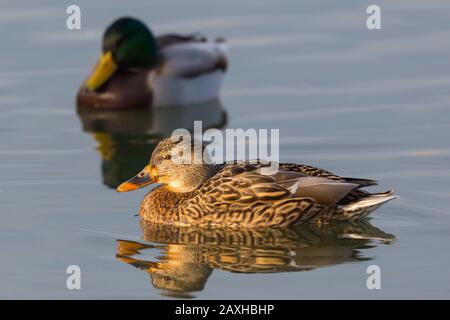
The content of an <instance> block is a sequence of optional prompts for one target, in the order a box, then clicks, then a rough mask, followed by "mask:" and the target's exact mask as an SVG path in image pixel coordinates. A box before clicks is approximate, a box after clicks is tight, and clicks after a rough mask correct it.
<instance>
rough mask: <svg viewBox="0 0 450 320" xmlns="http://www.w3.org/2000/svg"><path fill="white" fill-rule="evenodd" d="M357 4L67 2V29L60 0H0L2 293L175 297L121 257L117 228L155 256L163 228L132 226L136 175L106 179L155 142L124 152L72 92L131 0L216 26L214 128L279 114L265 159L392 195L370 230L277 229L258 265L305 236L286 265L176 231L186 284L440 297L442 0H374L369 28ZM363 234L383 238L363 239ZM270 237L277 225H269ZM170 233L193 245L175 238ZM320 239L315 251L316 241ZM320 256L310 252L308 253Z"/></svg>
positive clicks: (131, 10)
mask: <svg viewBox="0 0 450 320" xmlns="http://www.w3.org/2000/svg"><path fill="white" fill-rule="evenodd" d="M372 3H373V1H356V0H354V1H331V0H329V1H312V0H311V1H268V0H257V1H256V0H248V1H235V0H228V1H207V0H191V1H181V0H177V1H167V0H164V1H163V0H154V1H132V2H124V1H104V0H101V1H95V2H94V1H81V0H77V1H76V4H77V5H79V6H80V7H81V10H82V29H81V30H79V31H77V30H68V29H67V28H66V17H67V15H66V13H65V11H66V7H67V6H68V5H69V4H72V3H69V2H64V1H62V2H61V1H55V0H53V1H39V2H32V1H21V2H17V1H9V0H4V1H2V4H1V10H0V38H1V39H2V45H1V50H0V216H1V223H0V255H1V266H0V283H1V286H0V297H1V298H68V299H77V298H144V299H157V298H163V297H167V296H173V295H171V294H167V292H165V291H164V288H161V287H158V283H155V282H154V283H153V284H152V283H151V282H150V281H149V278H148V276H147V275H146V274H145V273H144V272H142V271H139V270H137V269H135V268H133V267H131V266H130V265H129V263H131V264H133V265H135V266H137V267H139V268H141V269H145V270H147V269H148V268H150V267H151V266H152V264H151V263H150V264H142V263H139V262H136V261H133V260H130V259H131V258H129V259H128V260H127V259H126V258H124V257H123V256H122V254H123V252H122V251H123V246H122V247H121V243H120V242H119V243H117V241H116V240H117V239H125V240H126V241H134V242H131V244H132V245H130V246H131V247H132V248H131V249H130V248H129V247H126V248H128V249H129V252H128V254H129V255H128V256H130V257H131V256H133V254H134V253H136V252H137V251H139V250H141V249H146V252H150V254H151V255H153V256H151V257H147V258H148V259H147V260H149V261H168V260H170V257H168V252H169V253H170V250H169V249H170V248H168V247H167V243H169V245H168V246H169V247H170V243H171V242H170V241H168V240H167V239H164V240H161V239H160V238H158V237H146V236H145V235H146V231H145V230H146V229H145V227H142V226H140V224H139V219H138V217H135V216H134V215H135V214H136V213H137V212H138V208H139V204H140V201H141V199H142V198H143V196H144V194H145V192H146V191H145V190H140V191H137V192H134V193H130V194H126V195H122V194H116V192H115V191H114V190H113V189H111V188H110V186H111V185H114V184H115V183H117V181H120V180H121V179H123V178H124V177H126V176H128V175H130V174H133V173H132V172H133V169H130V168H128V169H126V170H128V171H127V172H125V171H124V170H125V169H124V168H123V166H124V165H125V166H126V165H127V164H129V163H128V162H127V161H126V159H131V160H130V161H135V160H136V159H138V160H139V161H137V160H136V161H137V162H138V163H137V164H136V167H138V166H139V165H140V162H142V161H145V158H146V157H147V156H148V153H149V152H151V150H150V149H148V148H146V147H145V146H146V145H151V144H152V143H156V142H157V140H155V141H150V142H149V141H148V139H147V138H146V139H147V140H146V141H145V143H144V147H142V145H141V146H140V147H139V146H138V147H134V148H133V150H131V151H127V147H128V145H127V144H126V143H125V147H124V148H120V147H118V146H119V145H120V144H121V141H122V140H121V139H122V138H121V137H120V135H119V137H113V138H112V139H113V140H114V141H111V136H105V135H102V133H97V134H95V133H93V132H95V130H94V129H95V128H94V129H92V130H91V129H90V127H89V124H86V122H84V121H83V119H84V118H83V117H80V116H78V114H77V109H76V106H75V102H74V101H75V94H76V91H77V89H78V86H79V85H80V83H81V81H82V80H83V79H84V78H85V76H86V75H87V73H88V72H89V71H90V69H91V67H92V65H93V63H94V61H95V60H96V58H97V56H98V53H99V50H100V41H101V36H102V33H103V30H104V28H105V27H106V26H107V25H108V24H109V23H111V22H112V21H113V20H114V19H116V18H117V17H120V16H124V15H131V16H135V17H137V18H140V19H141V20H143V21H145V22H146V23H147V24H148V25H149V26H151V28H152V30H153V31H154V32H155V33H156V34H158V33H163V32H173V31H175V32H186V33H190V32H197V31H200V32H203V33H204V34H206V35H208V36H212V37H215V36H224V37H226V38H227V39H228V41H229V45H230V56H231V62H230V69H229V72H228V74H227V76H226V81H225V83H224V88H223V91H222V99H221V103H222V105H223V108H224V109H225V110H226V111H227V118H228V124H227V126H228V127H230V128H239V127H241V128H244V129H245V128H280V140H281V145H280V156H281V161H286V162H287V161H289V162H304V163H307V164H311V165H315V166H319V167H323V168H326V169H329V170H331V171H334V172H336V173H338V174H341V175H344V176H356V177H367V178H375V179H377V180H379V181H381V186H380V188H379V189H380V190H384V189H386V188H389V187H394V188H395V189H396V192H397V193H398V194H399V195H400V199H398V200H396V201H393V202H390V203H389V204H387V205H386V206H384V207H382V208H381V209H379V210H378V211H376V212H375V214H374V215H373V219H372V220H371V224H373V226H374V228H375V227H376V229H377V231H376V232H375V238H373V239H372V238H371V239H370V240H359V241H361V242H360V243H358V240H352V242H351V243H350V244H349V243H348V242H344V243H343V242H342V237H344V238H345V237H348V235H349V234H352V232H350V233H348V230H344V231H345V232H344V231H343V230H342V229H340V228H338V230H328V229H327V230H326V234H327V236H325V233H324V234H322V233H321V231H320V230H319V231H318V230H316V229H314V228H313V229H314V230H303V231H302V230H300V235H304V238H302V239H297V240H295V239H296V238H295V237H297V236H298V234H297V235H295V236H294V240H292V236H291V235H289V236H288V237H289V239H290V241H289V242H288V243H287V244H286V243H285V242H283V243H284V244H283V245H282V247H281V249H280V248H278V247H277V248H276V249H277V250H282V251H283V250H284V251H283V252H282V253H281V258H280V255H277V254H274V251H273V250H272V251H271V250H269V249H270V246H269V249H267V247H264V249H265V250H266V249H267V250H269V251H270V253H269V258H268V259H269V262H268V264H269V265H270V266H271V267H272V268H275V267H274V265H277V263H278V264H283V265H286V264H289V263H290V261H287V260H286V256H289V255H290V254H291V255H292V252H294V253H293V255H295V252H297V253H296V254H297V255H299V254H300V255H301V254H302V252H304V251H301V248H309V249H310V250H312V251H311V253H310V255H308V252H310V251H306V253H305V256H306V258H305V259H306V260H301V261H300V263H304V264H305V265H304V267H305V268H304V269H305V270H302V271H301V272H278V271H286V270H279V269H280V268H278V269H277V270H274V269H272V271H274V272H273V273H266V272H263V273H258V272H256V273H255V272H250V271H249V269H246V270H247V272H250V273H243V272H236V270H229V268H228V269H227V268H223V265H221V264H220V263H219V264H217V263H216V264H214V262H215V261H217V259H210V260H208V261H207V262H205V261H204V257H205V256H207V254H208V253H210V252H211V250H213V252H215V253H217V249H214V248H215V247H213V248H212V249H211V246H210V244H207V245H206V249H205V246H203V247H202V245H204V243H188V244H186V243H183V242H181V246H182V249H181V253H180V251H177V252H178V253H176V254H175V256H177V257H180V256H182V257H186V259H185V260H189V259H190V260H189V261H191V260H192V261H194V262H195V263H193V264H188V265H187V266H186V268H187V269H186V270H191V271H192V272H195V271H198V270H200V271H201V272H203V273H201V274H199V279H200V278H201V279H203V278H202V277H206V278H207V281H206V280H205V281H204V283H203V285H204V286H203V287H202V288H191V289H195V290H192V291H195V292H193V293H189V295H188V296H189V297H198V298H208V299H216V298H217V299H218V298H238V299H239V298H265V299H277V298H286V299H304V298H338V299H344V298H367V299H381V298H388V299H389V298H419V297H422V298H448V297H449V296H450V281H449V280H450V255H449V249H448V245H449V240H450V209H449V205H450V139H449V137H450V93H449V92H450V91H449V88H450V59H449V56H450V41H449V39H450V23H449V21H450V3H449V2H448V1H444V0H442V1H437V0H432V1H419V0H417V1H406V0H403V1H376V3H377V4H378V5H379V6H380V7H381V10H382V29H381V30H375V31H369V30H368V29H367V28H366V18H367V15H366V13H365V11H366V8H367V7H368V5H370V4H372ZM205 112H208V111H205ZM83 128H84V129H83ZM113 128H114V121H113ZM117 130H118V131H120V130H121V128H117ZM123 139H125V141H129V140H127V139H128V138H127V137H125V138H123ZM108 144H113V147H111V146H109V145H108ZM138 145H139V143H138ZM111 150H112V152H113V154H112V155H111V154H110V153H111ZM118 150H119V151H118ZM119 153H120V159H119V160H116V161H115V162H114V161H113V162H111V161H110V160H111V159H115V158H114V156H115V155H116V154H119ZM133 153H134V154H133ZM129 154H133V155H130V156H128V155H129ZM133 159H134V160H133ZM142 159H144V160H142ZM124 162H125V164H124ZM365 228H366V227H365V226H363V233H364V232H366V231H367V229H365ZM370 228H372V226H370V227H369V229H370ZM359 230H360V229H359ZM360 231H361V230H360ZM378 232H382V233H385V234H388V235H393V236H395V238H396V239H395V241H394V242H386V241H383V240H380V239H377V237H376V235H379V233H378ZM369 233H370V234H372V236H373V232H372V231H371V232H369ZM310 234H313V235H314V236H311V237H310V236H308V235H310ZM330 234H331V236H330ZM246 236H249V235H246ZM253 236H254V235H250V237H253ZM280 236H281V238H282V239H284V238H283V237H284V236H285V235H278V234H277V235H276V236H273V237H274V238H275V239H279V237H280ZM256 237H257V238H258V237H260V235H256ZM301 237H303V236H301ZM324 237H325V239H324ZM339 239H340V240H339ZM164 241H166V243H165V244H164ZM292 241H294V243H293V244H292ZM355 241H356V243H355ZM145 243H146V244H151V245H150V246H149V247H145V246H144V245H143V244H145ZM158 243H162V245H158ZM140 244H141V245H140ZM118 245H119V248H118ZM175 245H180V242H179V241H178V242H177V243H176V244H175ZM183 245H188V246H191V247H192V246H193V250H194V252H196V251H195V250H197V249H198V248H200V249H201V248H203V249H201V250H200V252H197V253H195V254H191V252H192V250H191V249H192V248H191V247H188V248H186V247H183ZM229 245H231V246H232V252H234V253H233V254H232V256H233V257H234V258H236V256H238V257H240V258H242V257H244V258H245V259H246V257H250V258H249V259H250V260H251V259H253V260H251V261H250V262H251V263H250V262H248V260H245V259H244V260H245V261H244V262H245V263H243V264H244V265H245V267H249V265H251V266H254V265H255V264H256V265H257V267H259V264H258V263H256V262H255V261H254V259H255V257H256V258H258V257H259V256H258V254H260V252H254V251H251V252H249V251H248V250H246V247H245V246H246V243H240V242H237V243H232V244H229ZM291 245H292V246H291ZM142 246H144V247H142ZM242 246H243V247H244V249H243V250H244V251H245V252H243V251H242ZM323 246H325V247H326V248H327V249H326V250H320V249H321V248H322V247H323ZM190 248H191V249H190ZM188 249H189V250H188ZM222 249H223V248H222ZM222 249H221V250H222ZM225 249H227V248H225ZM250 249H252V250H257V249H258V248H256V249H255V248H250ZM171 250H172V251H173V250H174V249H171ZM299 250H300V251H299ZM340 250H341V251H340ZM342 250H343V251H342ZM125 251H126V250H125ZM219 251H220V250H219ZM291 251H292V252H291ZM186 252H188V253H189V254H188V253H186ZM220 252H221V251H220ZM227 252H229V251H227ZM236 252H237V253H236ZM277 252H278V251H277ZM299 252H300V253H299ZM339 252H340V253H339ZM116 254H118V257H116ZM161 256H162V257H161ZM263 256H264V254H263ZM321 256H324V257H325V258H324V259H325V260H326V261H325V262H324V261H323V260H321V261H320V262H317V260H314V259H316V258H317V257H321ZM336 256H337V257H336ZM134 257H135V256H134ZM265 257H266V258H267V255H265ZM278 258H279V259H280V261H281V262H277V261H278V260H276V259H278ZM308 258H309V259H308ZM139 259H141V260H145V259H143V258H142V257H141V258H139ZM202 259H203V260H202ZM274 259H275V260H274ZM294 260H295V259H294ZM124 261H125V262H126V263H124ZM176 261H177V259H175V264H176ZM199 261H200V262H199ZM230 261H234V260H230ZM297 262H298V261H297ZM199 263H200V265H201V266H199ZM71 264H76V265H79V266H80V267H81V270H82V289H81V290H73V291H70V290H67V289H66V285H65V284H66V277H67V274H66V273H65V271H66V268H67V266H68V265H71ZM263 264H264V262H263ZM371 264H376V265H378V266H380V268H381V270H382V289H381V290H368V289H367V287H366V278H367V276H368V275H367V274H366V268H367V266H369V265H371ZM205 265H207V267H205ZM229 265H230V264H228V266H229ZM231 265H236V264H233V263H231ZM202 268H210V269H211V270H213V269H214V270H213V271H211V270H209V269H208V270H207V269H202ZM275 269H276V268H275ZM281 269H282V268H281ZM230 271H235V272H230ZM238 271H239V270H238ZM241 271H242V270H241ZM243 271H245V270H243ZM275 271H276V272H275ZM297 271H298V270H297ZM153 281H156V280H153ZM199 281H200V280H199ZM201 281H203V280H201ZM166 289H167V288H166ZM169 289H170V288H169ZM187 291H189V290H187Z"/></svg>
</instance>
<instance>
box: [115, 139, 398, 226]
mask: <svg viewBox="0 0 450 320" xmlns="http://www.w3.org/2000/svg"><path fill="white" fill-rule="evenodd" d="M185 140H187V139H181V140H179V141H176V142H173V141H172V139H171V138H167V139H164V140H162V141H161V142H160V143H159V144H158V146H157V147H156V149H155V150H154V152H153V154H152V156H151V159H150V163H149V164H148V165H147V166H146V167H145V168H144V169H143V170H142V171H141V172H140V173H138V174H137V175H136V176H135V177H134V178H131V179H130V180H128V181H127V182H124V183H123V184H121V185H120V186H119V187H118V188H117V191H119V192H122V191H130V190H134V189H137V188H141V187H143V186H146V185H148V184H150V183H159V184H162V186H160V187H157V188H155V189H154V190H153V191H152V192H150V193H149V194H147V196H146V197H145V198H144V200H143V201H142V204H141V211H140V215H141V216H142V218H143V219H145V220H148V221H152V222H155V223H164V224H173V225H177V226H183V225H184V226H186V225H198V226H202V227H203V226H204V227H231V228H241V227H244V228H260V227H270V226H283V227H284V226H289V225H295V224H300V223H304V222H317V223H319V222H320V223H327V222H331V221H336V220H338V221H345V220H353V219H359V218H364V217H366V216H367V215H368V214H369V213H371V212H372V211H374V210H375V209H377V208H378V207H380V206H381V205H382V204H383V203H385V202H387V201H390V200H392V199H394V198H396V196H394V195H393V191H387V192H384V193H375V194H371V193H369V192H367V191H365V190H362V189H361V188H362V187H366V186H371V185H376V181H373V180H368V179H355V178H343V177H340V176H337V175H335V174H333V173H331V172H329V171H325V170H323V169H319V168H314V167H310V166H306V165H302V164H291V163H280V164H279V168H278V170H277V171H276V172H275V173H271V174H269V173H267V172H266V171H268V170H261V169H262V168H263V167H265V166H269V165H268V164H263V163H261V162H257V163H250V162H242V163H239V162H234V163H225V164H220V165H217V164H210V163H211V162H210V161H203V159H206V160H208V153H206V154H204V152H206V151H205V149H204V148H203V149H202V148H197V147H195V144H192V145H191V141H188V142H187V141H186V142H185ZM181 150H192V152H191V160H192V161H191V163H190V164H179V163H178V161H173V160H172V159H171V157H172V155H177V154H179V152H180V151H181ZM174 162H177V164H175V163H174Z"/></svg>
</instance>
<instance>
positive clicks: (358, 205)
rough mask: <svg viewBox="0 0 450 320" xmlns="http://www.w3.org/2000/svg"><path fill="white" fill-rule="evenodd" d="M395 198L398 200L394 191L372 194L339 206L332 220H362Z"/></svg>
mask: <svg viewBox="0 0 450 320" xmlns="http://www.w3.org/2000/svg"><path fill="white" fill-rule="evenodd" d="M396 198H398V196H396V195H394V190H389V191H386V192H381V193H374V194H371V195H370V196H368V197H363V198H360V199H358V200H356V201H353V202H349V203H346V204H343V205H341V206H339V207H338V209H337V210H336V211H335V214H333V216H332V218H333V220H339V221H345V220H355V219H362V218H365V217H367V216H368V215H369V214H370V213H372V212H373V211H375V210H376V209H378V208H379V207H381V206H382V205H383V204H385V203H386V202H388V201H391V200H393V199H396Z"/></svg>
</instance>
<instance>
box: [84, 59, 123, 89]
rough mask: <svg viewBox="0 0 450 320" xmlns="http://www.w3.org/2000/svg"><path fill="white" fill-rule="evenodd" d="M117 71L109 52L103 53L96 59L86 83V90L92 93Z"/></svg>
mask: <svg viewBox="0 0 450 320" xmlns="http://www.w3.org/2000/svg"><path fill="white" fill-rule="evenodd" d="M116 70H117V64H116V62H115V61H114V58H113V56H112V53H111V51H108V52H105V53H103V54H102V55H101V56H100V59H98V62H97V64H96V65H95V68H94V71H92V74H91V75H90V76H89V79H87V81H86V88H87V89H88V90H90V91H94V90H96V89H97V88H99V87H100V86H101V85H102V84H104V83H105V82H106V81H107V80H108V79H109V78H111V76H112V75H113V74H114V72H115V71H116Z"/></svg>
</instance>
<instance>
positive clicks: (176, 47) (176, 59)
mask: <svg viewBox="0 0 450 320" xmlns="http://www.w3.org/2000/svg"><path fill="white" fill-rule="evenodd" d="M157 42H158V45H159V51H160V53H159V56H160V58H159V61H160V62H159V63H158V65H157V67H156V68H155V72H156V73H157V75H163V76H172V77H178V78H193V77H197V76H200V75H203V74H206V73H210V72H213V71H216V70H221V71H223V72H224V71H226V69H227V65H228V50H227V47H226V44H225V40H224V39H221V38H220V39H215V40H208V39H207V38H205V37H203V36H201V35H178V34H168V35H162V36H159V37H158V38H157Z"/></svg>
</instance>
